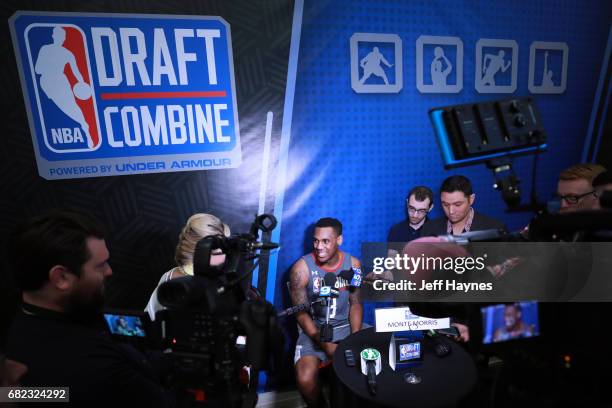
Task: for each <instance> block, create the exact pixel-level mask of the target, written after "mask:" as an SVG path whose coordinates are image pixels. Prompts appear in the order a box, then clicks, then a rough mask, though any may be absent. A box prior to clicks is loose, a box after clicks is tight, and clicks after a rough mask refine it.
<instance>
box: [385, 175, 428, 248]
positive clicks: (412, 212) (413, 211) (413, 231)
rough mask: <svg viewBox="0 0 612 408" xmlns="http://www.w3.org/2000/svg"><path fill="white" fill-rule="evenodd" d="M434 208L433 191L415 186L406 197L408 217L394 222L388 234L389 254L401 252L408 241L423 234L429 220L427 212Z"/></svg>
mask: <svg viewBox="0 0 612 408" xmlns="http://www.w3.org/2000/svg"><path fill="white" fill-rule="evenodd" d="M432 208H433V192H432V191H431V190H430V189H429V188H428V187H425V186H417V187H414V188H413V189H412V190H410V192H409V193H408V196H407V197H406V212H407V213H408V218H407V219H405V220H404V221H402V222H399V223H397V224H394V225H393V226H392V227H391V229H390V230H389V235H387V242H388V243H389V244H388V245H389V246H388V251H389V252H388V255H387V256H390V257H393V256H395V254H397V253H399V252H401V250H402V249H403V247H404V245H406V242H409V241H412V240H413V239H417V238H418V237H420V236H421V227H423V225H424V224H425V223H426V222H427V214H428V213H429V212H430V211H431V209H432Z"/></svg>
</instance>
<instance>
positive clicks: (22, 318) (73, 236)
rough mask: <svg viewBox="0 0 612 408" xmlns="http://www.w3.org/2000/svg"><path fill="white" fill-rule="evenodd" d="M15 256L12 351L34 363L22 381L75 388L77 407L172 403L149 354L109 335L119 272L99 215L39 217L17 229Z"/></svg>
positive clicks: (12, 357) (9, 346)
mask: <svg viewBox="0 0 612 408" xmlns="http://www.w3.org/2000/svg"><path fill="white" fill-rule="evenodd" d="M8 254H9V256H10V257H11V261H12V266H13V269H14V273H15V280H16V282H17V283H18V285H19V286H20V289H21V291H22V300H23V304H22V307H21V310H20V311H19V312H18V314H17V316H16V317H15V319H14V321H13V324H12V326H11V328H10V331H9V335H8V340H7V347H6V356H7V359H8V360H12V361H15V362H19V363H21V364H24V365H25V366H26V367H27V372H26V373H25V374H24V375H23V376H22V377H21V379H20V383H21V385H22V386H30V387H51V386H55V387H69V396H70V403H71V404H72V405H73V406H87V407H91V406H111V404H119V403H121V405H124V404H125V405H128V404H129V405H132V404H137V405H138V406H147V407H164V406H167V405H168V400H167V397H166V395H165V394H164V391H163V389H162V388H161V386H160V385H159V384H158V382H157V380H156V378H155V377H154V375H153V371H152V369H151V367H150V365H149V363H148V362H147V360H146V359H145V357H144V356H143V355H142V354H140V353H139V352H138V351H137V350H135V349H133V348H131V347H129V346H127V345H123V344H118V343H114V342H113V341H111V339H110V337H109V335H108V331H107V327H106V325H105V324H104V319H103V317H102V314H101V313H100V310H101V307H102V305H103V302H104V282H105V280H106V278H108V277H109V276H111V275H112V270H111V267H110V265H109V264H108V258H109V252H108V249H107V248H106V243H105V241H104V232H103V228H102V227H101V226H100V225H99V224H98V222H97V221H96V220H95V219H93V218H92V217H90V216H88V215H86V214H82V213H78V212H72V211H54V212H51V213H49V214H47V215H43V216H39V217H37V218H34V219H32V220H30V221H29V222H27V223H25V224H24V225H22V226H21V227H20V228H18V229H17V230H16V231H15V232H14V233H13V235H12V237H11V240H10V246H9V251H8Z"/></svg>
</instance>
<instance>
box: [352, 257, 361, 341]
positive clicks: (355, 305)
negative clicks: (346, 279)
mask: <svg viewBox="0 0 612 408" xmlns="http://www.w3.org/2000/svg"><path fill="white" fill-rule="evenodd" d="M351 265H352V266H353V268H360V269H361V262H359V259H357V258H355V257H353V256H351ZM349 304H350V305H351V306H350V309H349V322H350V323H351V333H355V332H356V331H359V330H361V322H362V320H363V305H362V304H361V299H360V295H359V288H355V290H354V291H352V292H351V294H350V295H349Z"/></svg>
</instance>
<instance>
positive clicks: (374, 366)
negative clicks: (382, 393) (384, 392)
mask: <svg viewBox="0 0 612 408" xmlns="http://www.w3.org/2000/svg"><path fill="white" fill-rule="evenodd" d="M359 355H360V357H361V373H362V374H363V375H365V376H366V377H367V380H368V391H369V392H370V394H372V395H376V391H377V390H378V385H377V383H376V376H377V375H378V374H380V372H381V371H382V360H381V358H380V351H378V350H376V349H375V348H366V349H363V350H361V353H359Z"/></svg>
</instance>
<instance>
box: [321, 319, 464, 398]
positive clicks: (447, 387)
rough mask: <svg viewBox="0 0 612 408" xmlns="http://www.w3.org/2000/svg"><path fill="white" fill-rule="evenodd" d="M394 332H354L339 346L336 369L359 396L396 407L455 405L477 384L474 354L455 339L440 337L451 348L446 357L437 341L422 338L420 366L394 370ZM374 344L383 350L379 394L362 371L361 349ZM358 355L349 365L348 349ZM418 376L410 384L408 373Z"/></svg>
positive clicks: (335, 362) (336, 354) (371, 330)
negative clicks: (371, 389) (391, 355)
mask: <svg viewBox="0 0 612 408" xmlns="http://www.w3.org/2000/svg"><path fill="white" fill-rule="evenodd" d="M391 334H392V333H376V332H375V331H374V328H373V327H371V328H368V329H364V330H361V331H359V332H357V333H353V334H351V335H350V336H348V337H347V338H346V339H344V340H343V341H342V342H340V344H339V345H338V348H337V349H336V352H335V353H334V364H333V366H334V371H335V372H336V375H337V377H338V378H339V380H340V381H341V382H342V383H343V384H344V385H345V386H346V387H348V388H349V389H350V390H351V391H352V392H353V393H355V394H357V395H358V396H359V397H361V398H364V399H366V400H368V401H371V402H374V403H376V404H381V405H385V406H392V407H444V406H449V405H450V406H452V405H453V404H455V403H457V402H458V401H459V400H461V398H463V397H465V396H466V395H467V394H468V393H469V392H470V391H471V390H472V388H474V386H475V385H476V365H475V364H474V361H473V360H472V358H471V357H470V355H469V354H468V353H467V352H466V351H465V350H464V349H463V348H462V347H461V346H459V345H458V344H456V343H455V342H454V341H453V340H451V339H448V338H446V337H444V336H438V339H439V340H440V341H444V342H446V343H447V344H448V345H449V346H450V347H451V349H452V350H451V352H450V353H449V354H448V355H446V356H445V357H438V356H437V355H436V354H435V353H434V350H433V347H434V341H433V340H432V339H430V338H429V337H427V336H424V338H423V339H422V340H421V342H422V346H421V349H422V356H423V360H422V362H420V364H419V365H418V366H413V367H410V368H403V369H400V370H397V371H393V370H392V369H391V367H389V342H390V340H391ZM367 347H373V348H375V349H377V350H378V351H380V353H381V358H382V372H381V373H380V374H379V375H377V376H376V381H377V385H378V390H377V393H376V395H372V394H370V393H369V391H368V387H367V380H366V377H365V376H364V375H363V374H362V373H361V367H360V357H359V353H360V352H361V350H363V349H364V348H367ZM347 349H350V350H352V351H353V354H354V355H355V367H348V366H347V365H346V361H345V358H344V350H347ZM407 372H410V373H414V374H416V375H418V376H419V377H420V378H421V382H420V383H418V384H408V383H407V382H406V381H405V380H404V374H405V373H407Z"/></svg>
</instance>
